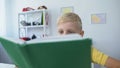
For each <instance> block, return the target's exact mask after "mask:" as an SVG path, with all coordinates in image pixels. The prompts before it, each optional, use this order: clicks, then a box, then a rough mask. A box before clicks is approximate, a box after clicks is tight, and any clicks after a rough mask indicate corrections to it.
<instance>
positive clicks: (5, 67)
mask: <svg viewBox="0 0 120 68" xmlns="http://www.w3.org/2000/svg"><path fill="white" fill-rule="evenodd" d="M0 68H15V65H13V64H5V63H0Z"/></svg>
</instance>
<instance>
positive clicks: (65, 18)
mask: <svg viewBox="0 0 120 68" xmlns="http://www.w3.org/2000/svg"><path fill="white" fill-rule="evenodd" d="M65 22H72V23H76V24H78V26H79V27H80V29H82V21H81V18H80V17H79V16H78V15H77V14H75V13H73V12H70V13H65V14H63V15H61V16H60V17H59V18H58V20H57V25H59V24H62V23H65Z"/></svg>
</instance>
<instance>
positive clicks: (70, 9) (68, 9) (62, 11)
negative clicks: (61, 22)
mask: <svg viewBox="0 0 120 68" xmlns="http://www.w3.org/2000/svg"><path fill="white" fill-rule="evenodd" d="M73 10H74V8H73V7H72V6H69V7H62V8H61V14H64V13H68V12H73Z"/></svg>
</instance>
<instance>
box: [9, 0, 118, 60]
mask: <svg viewBox="0 0 120 68" xmlns="http://www.w3.org/2000/svg"><path fill="white" fill-rule="evenodd" d="M10 5H11V8H12V9H10V11H11V13H12V14H11V15H10V16H9V17H10V18H11V17H12V19H10V20H12V22H11V25H10V26H14V27H12V28H10V27H9V25H8V28H7V29H8V32H9V31H10V33H11V34H12V35H13V36H15V35H16V37H17V35H18V32H17V27H18V24H17V13H19V12H21V11H22V8H23V7H28V6H29V7H33V8H35V9H37V7H38V6H41V5H46V6H47V7H48V11H49V14H50V22H49V23H50V24H51V34H52V35H56V19H57V17H58V16H59V15H60V9H61V7H67V6H73V7H74V12H75V13H77V14H79V16H80V17H81V19H82V22H83V29H84V30H85V34H86V35H87V36H89V37H92V38H93V40H94V41H95V43H94V44H95V47H96V48H98V49H100V50H101V51H103V52H104V53H106V54H108V55H110V56H112V57H114V58H117V59H120V52H119V49H120V46H119V45H120V36H119V35H120V27H119V26H120V13H119V12H120V7H119V6H120V0H76V1H74V0H69V1H68V0H44V1H43V0H19V1H18V0H11V4H10ZM7 12H8V13H9V11H7ZM94 13H106V14H107V22H106V24H91V17H90V16H91V14H94ZM10 20H8V21H10ZM7 23H10V22H7ZM10 33H8V34H10Z"/></svg>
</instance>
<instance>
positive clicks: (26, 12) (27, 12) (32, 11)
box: [19, 9, 46, 15]
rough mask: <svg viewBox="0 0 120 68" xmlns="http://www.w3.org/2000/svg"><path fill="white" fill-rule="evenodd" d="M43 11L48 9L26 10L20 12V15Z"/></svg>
mask: <svg viewBox="0 0 120 68" xmlns="http://www.w3.org/2000/svg"><path fill="white" fill-rule="evenodd" d="M43 11H46V10H45V9H42V10H31V11H25V12H21V13H19V14H20V15H21V14H31V13H37V12H43Z"/></svg>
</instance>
